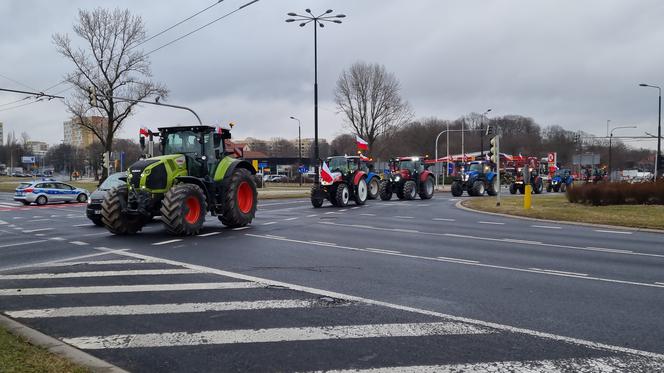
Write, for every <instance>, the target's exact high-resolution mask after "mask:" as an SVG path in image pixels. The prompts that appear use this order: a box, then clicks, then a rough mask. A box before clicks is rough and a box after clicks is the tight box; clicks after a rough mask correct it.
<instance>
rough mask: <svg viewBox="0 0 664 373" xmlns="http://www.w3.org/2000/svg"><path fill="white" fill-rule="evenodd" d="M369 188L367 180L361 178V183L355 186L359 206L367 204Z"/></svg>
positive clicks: (356, 202)
mask: <svg viewBox="0 0 664 373" xmlns="http://www.w3.org/2000/svg"><path fill="white" fill-rule="evenodd" d="M368 189H369V188H368V186H367V179H365V178H361V179H360V181H359V182H358V183H357V185H356V186H355V204H356V205H358V206H361V205H364V204H365V203H366V202H367V197H368V196H369V191H368Z"/></svg>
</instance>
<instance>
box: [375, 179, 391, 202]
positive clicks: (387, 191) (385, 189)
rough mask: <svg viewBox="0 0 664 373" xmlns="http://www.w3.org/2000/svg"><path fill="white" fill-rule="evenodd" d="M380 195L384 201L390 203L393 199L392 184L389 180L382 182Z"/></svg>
mask: <svg viewBox="0 0 664 373" xmlns="http://www.w3.org/2000/svg"><path fill="white" fill-rule="evenodd" d="M378 194H379V195H380V199H381V200H383V201H389V200H391V199H392V184H391V183H390V181H389V180H381V182H380V185H379V192H378Z"/></svg>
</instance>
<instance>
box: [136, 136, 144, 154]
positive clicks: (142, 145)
mask: <svg viewBox="0 0 664 373" xmlns="http://www.w3.org/2000/svg"><path fill="white" fill-rule="evenodd" d="M138 142H139V143H140V144H141V151H144V150H145V137H143V136H141V137H140V138H139V139H138Z"/></svg>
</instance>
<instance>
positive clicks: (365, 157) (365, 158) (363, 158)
mask: <svg viewBox="0 0 664 373" xmlns="http://www.w3.org/2000/svg"><path fill="white" fill-rule="evenodd" d="M359 154H360V160H362V161H366V162H369V161H370V160H371V159H369V157H367V156H365V155H364V154H362V153H359Z"/></svg>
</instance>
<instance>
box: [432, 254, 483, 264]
mask: <svg viewBox="0 0 664 373" xmlns="http://www.w3.org/2000/svg"><path fill="white" fill-rule="evenodd" d="M437 258H438V259H444V260H448V261H452V262H461V263H479V262H478V261H477V260H469V259H459V258H450V257H447V256H438V257H437Z"/></svg>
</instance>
